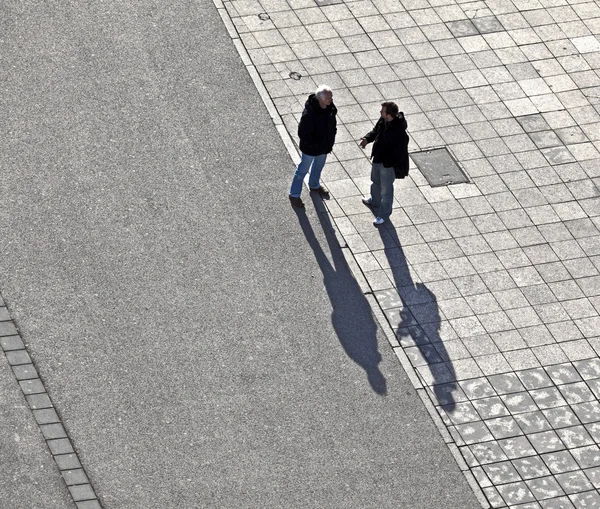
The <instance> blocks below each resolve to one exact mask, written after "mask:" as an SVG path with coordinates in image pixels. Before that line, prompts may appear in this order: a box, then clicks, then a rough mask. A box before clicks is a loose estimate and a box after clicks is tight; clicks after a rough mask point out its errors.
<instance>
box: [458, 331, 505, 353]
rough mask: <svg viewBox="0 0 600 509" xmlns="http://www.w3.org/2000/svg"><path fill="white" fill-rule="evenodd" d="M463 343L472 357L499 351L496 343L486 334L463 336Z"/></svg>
mask: <svg viewBox="0 0 600 509" xmlns="http://www.w3.org/2000/svg"><path fill="white" fill-rule="evenodd" d="M463 344H464V345H465V347H466V348H467V349H468V351H469V353H470V354H471V355H472V356H473V357H476V356H479V355H488V354H494V353H498V352H499V350H498V348H497V347H496V344H495V343H494V342H493V341H492V339H491V338H490V337H489V336H488V335H487V334H484V335H481V336H474V337H472V338H465V339H463Z"/></svg>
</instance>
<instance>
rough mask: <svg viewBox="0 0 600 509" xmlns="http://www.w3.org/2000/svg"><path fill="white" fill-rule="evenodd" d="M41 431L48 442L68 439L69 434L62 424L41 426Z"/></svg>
mask: <svg viewBox="0 0 600 509" xmlns="http://www.w3.org/2000/svg"><path fill="white" fill-rule="evenodd" d="M40 431H41V432H42V435H44V438H45V439H46V440H52V439H57V438H67V432H66V431H65V429H64V428H63V425H62V424H60V423H55V424H40Z"/></svg>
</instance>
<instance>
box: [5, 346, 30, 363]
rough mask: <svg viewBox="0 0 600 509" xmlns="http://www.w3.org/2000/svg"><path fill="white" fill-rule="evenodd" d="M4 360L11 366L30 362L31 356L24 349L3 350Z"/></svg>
mask: <svg viewBox="0 0 600 509" xmlns="http://www.w3.org/2000/svg"><path fill="white" fill-rule="evenodd" d="M5 355H6V360H7V361H8V363H9V364H10V365H11V366H18V365H22V364H31V358H30V357H29V354H28V353H27V352H26V351H25V350H11V351H8V352H5Z"/></svg>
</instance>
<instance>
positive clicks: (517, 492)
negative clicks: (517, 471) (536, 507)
mask: <svg viewBox="0 0 600 509" xmlns="http://www.w3.org/2000/svg"><path fill="white" fill-rule="evenodd" d="M497 488H498V491H499V492H500V494H501V495H502V498H503V499H504V500H505V501H506V503H507V504H510V505H511V506H513V505H515V504H522V503H525V502H533V501H535V497H534V495H533V494H532V492H531V491H530V489H529V488H528V487H527V485H526V484H525V483H524V482H523V481H521V482H516V483H510V484H503V485H502V486H498V487H497Z"/></svg>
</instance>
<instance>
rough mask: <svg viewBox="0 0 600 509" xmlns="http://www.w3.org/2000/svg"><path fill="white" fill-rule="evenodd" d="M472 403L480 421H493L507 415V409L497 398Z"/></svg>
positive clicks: (477, 400)
mask: <svg viewBox="0 0 600 509" xmlns="http://www.w3.org/2000/svg"><path fill="white" fill-rule="evenodd" d="M472 403H473V406H474V407H475V409H476V410H477V412H478V413H479V415H480V416H481V418H482V419H493V418H495V417H503V416H507V415H509V412H508V409H507V408H506V407H505V406H504V403H503V401H502V400H501V399H500V398H499V397H498V396H492V397H490V398H482V399H476V400H473V402H472Z"/></svg>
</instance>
